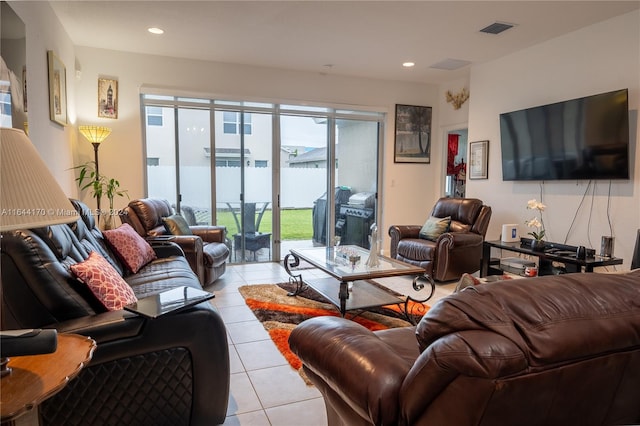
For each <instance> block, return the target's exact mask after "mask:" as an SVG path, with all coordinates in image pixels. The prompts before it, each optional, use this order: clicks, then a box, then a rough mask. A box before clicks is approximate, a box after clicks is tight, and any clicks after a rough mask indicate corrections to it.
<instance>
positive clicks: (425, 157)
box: [393, 105, 431, 164]
mask: <svg viewBox="0 0 640 426" xmlns="http://www.w3.org/2000/svg"><path fill="white" fill-rule="evenodd" d="M393 161H394V162H395V163H427V164H429V163H430V162H431V107H426V106H414V105H396V135H395V146H394V158H393Z"/></svg>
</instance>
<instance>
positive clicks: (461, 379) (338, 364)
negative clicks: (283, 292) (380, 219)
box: [289, 270, 640, 426]
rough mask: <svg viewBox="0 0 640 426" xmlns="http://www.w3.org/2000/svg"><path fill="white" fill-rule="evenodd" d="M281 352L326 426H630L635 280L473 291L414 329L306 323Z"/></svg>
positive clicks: (511, 283)
mask: <svg viewBox="0 0 640 426" xmlns="http://www.w3.org/2000/svg"><path fill="white" fill-rule="evenodd" d="M289 343H290V346H291V349H292V350H293V352H294V353H296V354H297V355H298V356H299V357H300V359H301V360H302V362H303V365H304V371H305V372H306V374H307V375H308V377H309V378H310V379H311V381H312V382H313V383H314V384H315V385H316V386H317V387H318V389H319V390H320V392H321V393H322V395H323V397H324V400H325V404H326V408H327V415H328V419H329V425H349V426H356V425H373V424H375V425H412V426H419V425H456V426H464V425H500V426H509V425H517V426H527V425H537V426H539V425H545V426H552V425H562V426H571V425H576V426H578V425H579V426H585V425H628V424H639V423H640V392H639V391H638V383H640V270H637V271H635V272H631V273H628V274H598V273H588V274H586V273H585V274H580V273H577V274H566V275H555V276H554V275H552V276H545V277H537V278H528V279H520V280H505V281H498V282H497V283H493V284H481V285H478V286H475V287H470V288H466V289H465V290H463V291H461V292H459V293H456V294H453V295H451V296H449V297H446V298H444V299H441V300H440V301H439V302H438V303H436V304H435V305H434V306H433V307H432V308H431V310H429V312H428V313H427V314H426V315H425V316H424V317H423V319H422V320H421V321H420V323H419V324H418V325H417V327H407V328H396V329H390V330H384V331H378V332H371V331H369V330H367V329H366V328H364V327H362V326H360V325H359V324H356V323H354V322H352V321H349V320H346V319H343V318H336V317H317V318H313V319H310V320H307V321H305V322H303V323H302V324H300V325H299V326H298V327H296V328H295V329H294V331H293V332H292V334H291V337H290V339H289Z"/></svg>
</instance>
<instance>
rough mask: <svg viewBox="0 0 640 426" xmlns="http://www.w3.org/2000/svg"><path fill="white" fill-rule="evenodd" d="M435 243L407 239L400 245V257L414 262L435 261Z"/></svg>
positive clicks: (401, 241)
mask: <svg viewBox="0 0 640 426" xmlns="http://www.w3.org/2000/svg"><path fill="white" fill-rule="evenodd" d="M435 247H436V244H435V242H433V241H431V240H424V239H418V238H405V239H403V240H400V242H399V243H398V255H400V256H402V257H404V258H407V259H413V260H421V261H430V260H433V252H434V249H435Z"/></svg>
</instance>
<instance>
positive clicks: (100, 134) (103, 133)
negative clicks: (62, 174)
mask: <svg viewBox="0 0 640 426" xmlns="http://www.w3.org/2000/svg"><path fill="white" fill-rule="evenodd" d="M78 130H79V131H80V133H82V136H84V137H85V138H86V139H87V140H88V141H89V142H91V145H93V156H94V162H95V163H96V176H95V180H96V181H98V180H100V169H99V166H98V148H99V147H100V144H101V143H102V141H104V140H105V139H106V138H107V136H109V135H110V134H111V129H110V128H109V127H102V126H79V127H78ZM96 207H97V208H98V215H100V197H98V198H96Z"/></svg>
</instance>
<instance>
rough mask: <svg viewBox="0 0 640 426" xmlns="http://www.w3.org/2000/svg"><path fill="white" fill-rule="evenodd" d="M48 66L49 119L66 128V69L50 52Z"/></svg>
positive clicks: (50, 51) (48, 52)
mask: <svg viewBox="0 0 640 426" xmlns="http://www.w3.org/2000/svg"><path fill="white" fill-rule="evenodd" d="M47 62H48V65H49V119H50V120H51V121H55V122H56V123H58V124H61V125H63V126H66V125H67V123H68V120H67V69H66V68H65V66H64V64H63V63H62V61H61V60H60V58H58V57H57V56H56V55H55V53H53V51H52V50H48V51H47Z"/></svg>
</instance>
